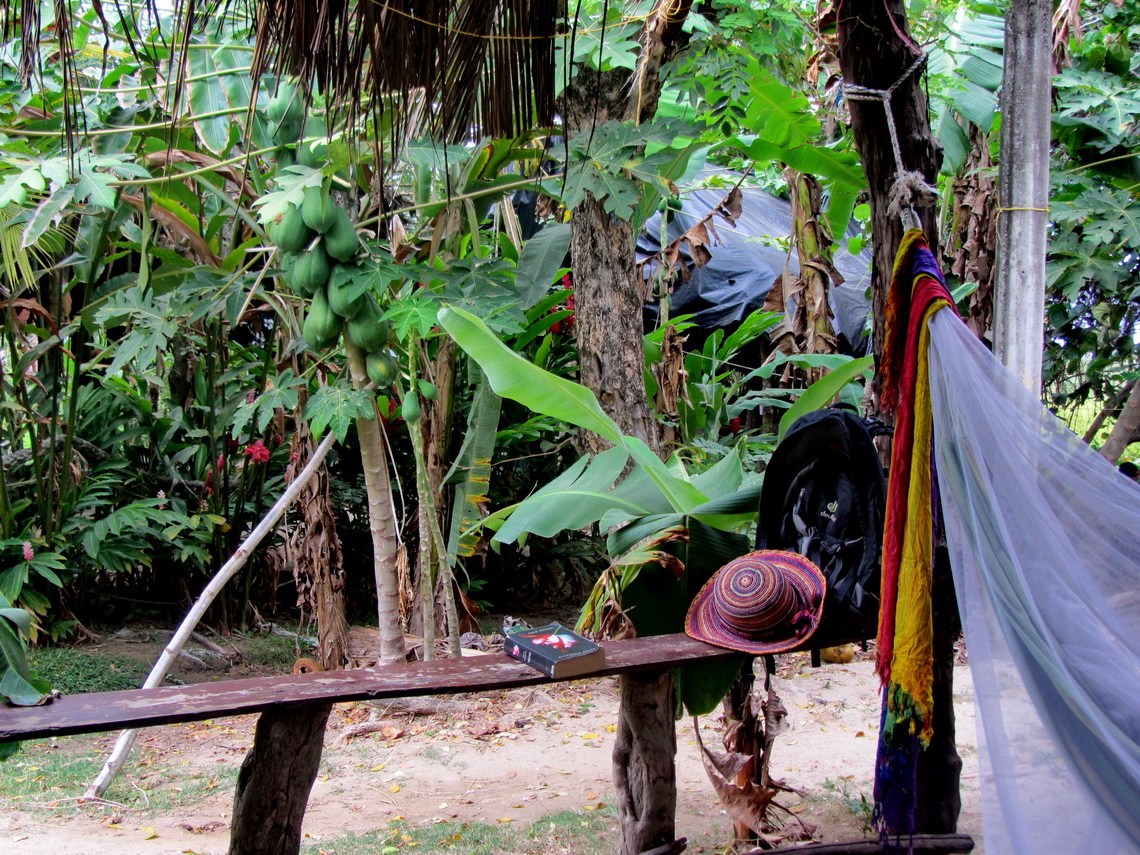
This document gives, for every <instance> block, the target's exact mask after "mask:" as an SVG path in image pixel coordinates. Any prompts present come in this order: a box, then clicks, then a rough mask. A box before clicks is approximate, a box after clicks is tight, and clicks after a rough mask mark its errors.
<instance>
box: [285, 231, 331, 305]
mask: <svg viewBox="0 0 1140 855" xmlns="http://www.w3.org/2000/svg"><path fill="white" fill-rule="evenodd" d="M331 272H332V262H331V261H330V260H329V254H328V253H327V252H325V248H324V247H323V246H321V244H320V243H319V242H318V243H317V244H316V245H315V246H314V247H313V248H312V249H311V250H309V251H308V252H306V253H305V254H304V255H301V256H299V257H298V258H297V263H296V264H295V265H294V266H293V278H292V279H290V280H289V284H290V285H291V286H293V290H294V291H296V292H297V293H298V294H300V295H301V296H303V297H312V296H313V295H314V294H315V293H316V292H317V289H318V288H320V289H323V288H324V287H325V284H326V283H327V282H328V281H329V274H330V273H331Z"/></svg>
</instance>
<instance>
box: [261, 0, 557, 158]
mask: <svg viewBox="0 0 1140 855" xmlns="http://www.w3.org/2000/svg"><path fill="white" fill-rule="evenodd" d="M557 8H558V7H557V3H556V2H555V0H466V2H460V3H456V2H454V0H447V2H445V0H386V2H378V0H358V2H355V3H349V2H347V1H346V0H322V2H313V0H277V2H260V3H257V4H256V5H255V6H254V14H255V18H256V31H257V50H256V52H255V55H254V62H253V74H254V75H255V76H257V75H260V74H262V73H264V72H267V71H276V72H278V73H288V74H291V75H293V76H295V77H297V78H298V79H299V80H301V81H302V83H303V84H305V85H308V84H310V83H312V84H314V85H315V86H317V87H318V88H319V90H320V91H322V92H324V93H326V95H328V96H329V97H330V100H331V103H332V105H333V106H334V108H337V109H343V110H345V111H346V112H347V114H348V116H349V118H350V120H351V119H352V118H353V117H354V116H356V115H358V114H362V113H364V112H366V111H368V110H373V111H376V112H379V111H380V110H381V109H386V110H387V111H388V115H389V116H390V117H391V122H392V125H391V129H392V135H393V137H399V136H400V135H401V132H402V130H403V128H402V127H401V125H402V123H403V122H404V121H405V120H406V118H407V117H408V116H410V115H413V114H414V113H415V112H416V111H415V109H414V108H415V106H416V105H417V104H421V103H422V104H423V105H425V107H426V109H425V110H424V116H425V121H424V126H423V127H422V128H420V129H417V130H421V131H423V132H425V133H428V134H430V135H432V136H435V137H440V138H444V139H448V140H451V141H462V140H465V139H468V138H469V137H470V136H471V135H472V134H473V133H478V134H490V135H492V136H503V137H513V136H517V135H518V134H519V133H521V132H522V131H523V130H524V129H526V128H529V127H532V126H533V124H534V123H536V122H537V123H539V124H548V123H550V122H552V121H553V116H554V70H553V65H554V63H553V58H554V47H555V22H556V19H557Z"/></svg>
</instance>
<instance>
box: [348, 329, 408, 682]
mask: <svg viewBox="0 0 1140 855" xmlns="http://www.w3.org/2000/svg"><path fill="white" fill-rule="evenodd" d="M344 346H345V350H346V352H347V354H348V366H349V369H350V371H351V372H352V384H353V386H355V387H356V388H357V389H363V388H364V387H365V386H366V385H368V372H367V369H366V368H365V365H364V359H365V354H364V351H362V350H361V349H360V348H359V347H357V346H356V345H354V344H353V343H352V342H351V341H349V340H348V338H347V337H346V338H345V342H344ZM356 434H357V437H358V439H359V441H360V461H361V464H362V465H363V467H364V485H365V487H366V489H367V491H368V523H369V528H370V529H371V532H372V553H373V555H372V564H373V569H374V572H375V574H376V611H377V619H378V624H377V625H378V628H379V629H380V651H379V653H380V662H381V664H385V663H389V662H400V661H403V659H404V627H403V625H402V624H401V622H400V581H399V577H398V574H397V572H396V553H397V552H398V550H399V543H398V540H397V537H396V519H395V517H394V516H393V511H392V482H391V481H390V480H389V477H388V460H387V458H386V457H385V455H384V437H383V436H382V435H381V432H380V414H379V412H378V411H377V412H374V414H373V418H371V419H365V418H359V419H357V420H356Z"/></svg>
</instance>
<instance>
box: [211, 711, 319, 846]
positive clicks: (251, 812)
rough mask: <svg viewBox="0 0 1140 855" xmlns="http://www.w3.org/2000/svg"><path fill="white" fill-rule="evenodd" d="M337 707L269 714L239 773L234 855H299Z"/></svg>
mask: <svg viewBox="0 0 1140 855" xmlns="http://www.w3.org/2000/svg"><path fill="white" fill-rule="evenodd" d="M331 711H332V704H316V705H307V706H301V707H286V708H283V709H272V710H266V711H265V712H263V713H262V714H261V717H260V718H258V720H257V728H256V730H255V731H254V735H253V747H252V748H250V750H249V753H248V754H246V755H245V760H243V761H242V764H241V769H240V770H239V771H238V780H237V788H236V789H235V791H234V811H233V819H232V822H231V826H230V848H229V855H296V854H297V853H298V852H300V851H301V822H302V820H303V819H304V818H305V806H306V805H307V804H308V801H309V791H310V790H311V789H312V787H313V781H315V780H316V777H317V770H318V768H319V767H320V763H321V751H322V749H323V748H324V738H325V723H326V722H327V721H328V718H329V713H330V712H331Z"/></svg>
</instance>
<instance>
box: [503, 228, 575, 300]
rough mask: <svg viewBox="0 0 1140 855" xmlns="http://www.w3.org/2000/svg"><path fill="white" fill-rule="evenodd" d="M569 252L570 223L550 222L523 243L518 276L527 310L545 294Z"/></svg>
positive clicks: (519, 288) (517, 280) (516, 275)
mask: <svg viewBox="0 0 1140 855" xmlns="http://www.w3.org/2000/svg"><path fill="white" fill-rule="evenodd" d="M569 251H570V224H569V223H556V224H553V225H548V226H546V227H545V228H543V229H542V231H540V232H539V233H538V234H536V235H534V236H533V237H532V238H531V239H530V240H528V241H527V242H526V243H524V244H523V247H522V252H520V253H519V263H518V268H517V271H516V273H515V277H516V284H517V286H518V291H519V293H520V294H521V295H522V308H523V309H524V310H526V309H529V308H531V306H533V305H534V304H535V303H537V302H538V301H539V300H540V299H541V298H542V296H543V295H544V294H545V293H546V290H547V289H548V288H549V287H550V285H551V284H552V283H553V282H554V277H555V276H557V275H558V271H559V270H561V269H562V262H563V261H564V260H565V258H566V253H567V252H569Z"/></svg>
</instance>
